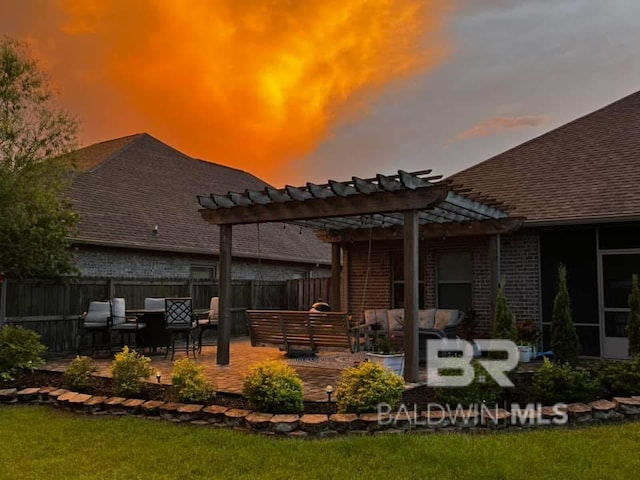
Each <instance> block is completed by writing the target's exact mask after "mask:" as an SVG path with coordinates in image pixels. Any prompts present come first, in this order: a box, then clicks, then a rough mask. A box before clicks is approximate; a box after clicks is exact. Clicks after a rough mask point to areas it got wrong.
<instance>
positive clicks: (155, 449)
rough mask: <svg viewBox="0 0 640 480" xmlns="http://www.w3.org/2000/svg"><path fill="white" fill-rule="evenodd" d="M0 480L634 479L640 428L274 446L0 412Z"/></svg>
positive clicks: (176, 429) (234, 437)
mask: <svg viewBox="0 0 640 480" xmlns="http://www.w3.org/2000/svg"><path fill="white" fill-rule="evenodd" d="M0 466H1V467H0V478H2V479H5V478H6V479H14V478H15V479H18V478H21V479H22V478H25V479H35V478H46V479H49V478H51V479H62V478H74V479H93V478H95V479H117V478H123V479H125V478H126V479H137V478H146V479H154V480H155V479H165V478H166V479H177V478H185V479H197V478H225V479H230V478H250V479H257V478H278V479H289V478H296V479H306V478H313V479H316V478H317V479H332V478H367V479H369V478H371V479H374V478H381V479H396V478H402V479H405V478H407V479H409V478H416V479H418V478H420V479H424V478H438V479H447V478H451V479H456V480H462V479H466V478H469V479H474V480H475V479H490V478H514V479H535V480H541V479H545V478H554V479H555V478H576V479H581V480H585V479H590V478H594V479H603V478H635V477H636V476H637V473H638V471H639V470H640V423H630V424H624V425H616V426H608V427H589V428H580V429H571V430H569V429H567V430H564V429H563V430H553V431H550V430H544V431H543V430H536V431H529V432H523V433H504V434H496V435H483V436H474V435H464V434H447V435H421V436H419V435H405V436H393V437H392V436H386V437H357V438H353V437H350V438H347V437H343V438H338V439H333V440H313V441H299V440H298V441H296V440H288V439H281V440H274V439H269V438H264V437H261V436H258V435H247V434H243V433H239V432H234V431H230V430H226V429H215V428H212V427H196V426H192V425H176V424H172V423H168V422H161V421H152V420H149V419H144V418H135V417H110V416H100V417H87V416H80V415H77V414H72V413H68V412H61V411H57V410H54V409H52V408H50V407H42V406H11V407H8V406H4V407H0Z"/></svg>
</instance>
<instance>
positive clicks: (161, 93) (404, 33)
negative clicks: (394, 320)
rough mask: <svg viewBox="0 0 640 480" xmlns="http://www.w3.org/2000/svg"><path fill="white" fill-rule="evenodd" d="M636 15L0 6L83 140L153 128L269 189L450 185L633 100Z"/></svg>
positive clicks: (35, 0) (339, 3)
mask: <svg viewBox="0 0 640 480" xmlns="http://www.w3.org/2000/svg"><path fill="white" fill-rule="evenodd" d="M639 18H640V1H637V0H610V1H607V2H603V1H601V0H526V1H525V0H521V1H517V0H511V1H509V0H456V1H451V2H445V1H442V0H304V1H294V0H261V1H258V0H242V1H237V0H181V1H175V2H170V1H163V0H110V1H107V0H22V1H15V0H0V33H2V34H6V35H9V36H11V37H14V38H17V39H19V40H21V41H24V42H26V43H27V44H28V46H29V48H30V50H31V52H32V54H33V56H34V57H35V58H36V59H37V60H38V62H39V64H40V66H41V68H42V69H43V70H44V71H45V72H47V74H48V75H49V78H50V80H51V83H52V84H53V85H54V86H55V88H56V90H57V91H58V92H59V99H60V103H61V104H62V105H63V106H64V107H65V108H66V109H67V110H68V111H69V112H70V113H71V114H73V115H74V116H76V117H77V118H78V119H79V120H80V123H81V130H80V141H81V144H82V145H89V144H92V143H96V142H100V141H105V140H109V139H113V138H117V137H121V136H125V135H131V134H134V133H140V132H147V133H149V134H151V135H153V136H155V137H156V138H158V139H160V140H162V141H164V142H165V143H167V144H169V145H171V146H173V147H174V148H176V149H178V150H180V151H182V152H184V153H186V154H188V155H190V156H193V157H195V158H201V159H205V160H208V161H213V162H217V163H221V164H224V165H228V166H231V167H235V168H240V169H243V170H246V171H250V172H251V173H254V174H255V175H257V176H259V177H261V178H262V179H264V180H266V181H268V182H269V183H271V184H272V185H274V186H277V187H280V186H283V185H285V184H291V185H300V184H304V182H306V181H311V182H315V183H323V182H324V181H326V180H327V179H335V180H346V179H349V178H351V176H359V177H362V178H367V177H371V176H374V175H375V174H376V173H378V172H380V173H394V172H395V171H397V170H398V169H403V170H407V171H416V170H424V169H432V170H433V172H434V173H435V174H443V175H449V174H452V173H455V172H456V171H459V170H461V169H464V168H467V167H469V166H471V165H473V164H475V163H478V162H480V161H483V160H486V159H488V158H490V157H491V156H493V155H495V154H498V153H500V152H502V151H505V150H507V149H509V148H511V147H514V146H516V145H518V144H520V143H522V142H524V141H527V140H529V139H531V138H534V137H536V136H538V135H540V134H542V133H544V132H546V131H549V130H551V129H553V128H556V127H558V126H560V125H562V124H564V123H566V122H568V121H570V120H573V119H575V118H577V117H579V116H582V115H585V114H587V113H590V112H591V111H593V110H596V109H598V108H600V107H602V106H605V105H606V104H608V103H611V102H613V101H615V100H617V99H619V98H622V97H623V96H625V95H628V94H630V93H633V92H635V91H636V90H638V85H640V82H639V80H640V55H637V53H636V50H637V46H638V45H640V28H638V27H639V26H640V25H638V24H639V22H640V21H639V20H638V19H639ZM532 175H534V172H532Z"/></svg>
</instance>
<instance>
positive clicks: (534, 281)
mask: <svg viewBox="0 0 640 480" xmlns="http://www.w3.org/2000/svg"><path fill="white" fill-rule="evenodd" d="M500 247H501V252H500V257H501V262H500V270H501V275H502V276H504V277H505V281H506V283H505V294H506V297H507V301H508V302H509V308H510V309H511V312H513V314H514V315H515V317H516V320H518V321H520V320H538V321H539V320H540V298H541V297H540V295H541V290H540V236H539V234H538V232H537V231H532V230H521V231H519V232H516V233H514V234H512V235H502V236H501V241H500Z"/></svg>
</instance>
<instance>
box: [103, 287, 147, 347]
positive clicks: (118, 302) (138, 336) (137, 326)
mask: <svg viewBox="0 0 640 480" xmlns="http://www.w3.org/2000/svg"><path fill="white" fill-rule="evenodd" d="M109 305H110V308H111V316H110V322H109V323H110V327H111V328H110V332H111V333H113V332H115V333H117V334H119V335H120V348H122V347H123V346H124V345H125V343H124V337H125V335H126V337H127V343H126V344H127V345H129V346H131V343H132V342H131V336H132V335H133V339H134V341H135V345H136V347H142V346H144V341H143V332H144V329H145V328H146V327H147V324H146V323H142V322H140V320H139V319H138V317H127V316H126V315H125V301H124V298H117V297H116V298H112V299H111V301H110V302H109ZM138 340H140V341H139V342H138ZM112 351H113V346H112Z"/></svg>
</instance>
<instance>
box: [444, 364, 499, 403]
mask: <svg viewBox="0 0 640 480" xmlns="http://www.w3.org/2000/svg"><path fill="white" fill-rule="evenodd" d="M472 365H473V369H474V371H475V374H474V377H473V381H472V382H471V383H470V384H469V385H467V386H466V387H436V388H435V395H436V399H437V400H438V402H440V403H442V404H448V405H452V406H453V405H462V406H465V407H467V406H471V405H480V404H482V403H486V404H487V405H489V406H492V405H495V404H496V402H497V401H498V400H499V399H500V397H501V396H502V387H500V385H498V383H497V382H496V381H495V380H494V379H493V377H492V376H491V375H489V374H488V373H487V371H486V370H485V369H484V368H483V367H482V365H480V364H479V363H478V362H476V361H474V362H472ZM440 374H441V375H444V376H449V375H451V376H453V375H459V374H460V373H459V372H458V371H457V370H456V369H445V370H442V371H441V372H440Z"/></svg>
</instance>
